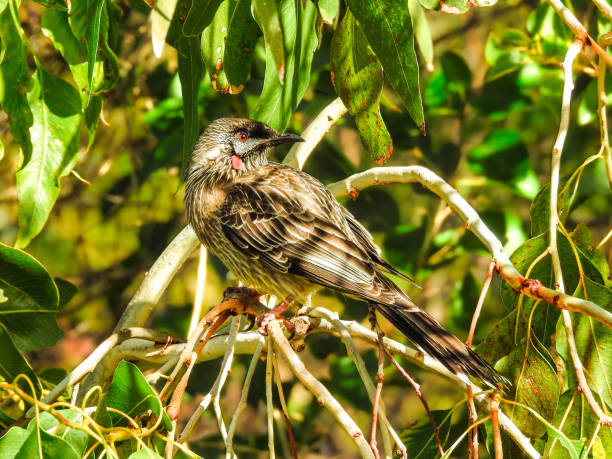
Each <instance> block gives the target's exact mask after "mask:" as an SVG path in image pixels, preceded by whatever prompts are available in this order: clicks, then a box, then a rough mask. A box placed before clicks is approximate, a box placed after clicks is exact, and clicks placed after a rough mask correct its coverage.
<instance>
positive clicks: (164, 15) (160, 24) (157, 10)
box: [151, 0, 177, 57]
mask: <svg viewBox="0 0 612 459" xmlns="http://www.w3.org/2000/svg"><path fill="white" fill-rule="evenodd" d="M176 2H177V0H157V1H156V2H155V6H154V7H153V10H152V11H151V41H152V43H153V54H155V56H156V57H161V53H162V50H163V49H164V43H165V42H166V34H167V33H168V28H169V27H170V21H171V20H172V15H173V13H174V9H175V8H176Z"/></svg>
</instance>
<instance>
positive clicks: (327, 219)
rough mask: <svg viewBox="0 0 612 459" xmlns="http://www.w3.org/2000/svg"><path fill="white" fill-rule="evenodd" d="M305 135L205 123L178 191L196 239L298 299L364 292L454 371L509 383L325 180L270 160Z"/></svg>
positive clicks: (232, 122)
mask: <svg viewBox="0 0 612 459" xmlns="http://www.w3.org/2000/svg"><path fill="white" fill-rule="evenodd" d="M302 141H303V139H302V138H301V137H299V136H298V135H295V134H292V133H279V132H278V131H276V130H275V129H273V128H271V127H269V126H268V125H266V124H264V123H261V122H258V121H254V120H250V119H240V118H220V119H217V120H215V121H213V122H211V123H210V124H209V125H208V126H207V127H206V129H205V130H204V131H203V133H202V134H201V135H200V137H199V138H198V140H197V141H196V143H195V145H194V147H193V149H192V151H191V154H190V157H189V161H188V165H187V169H186V174H185V194H184V203H185V209H186V215H187V219H188V221H189V224H190V225H191V227H192V228H193V230H194V231H195V233H196V234H197V236H198V238H199V239H200V241H201V243H202V244H204V245H205V246H206V247H207V249H208V250H209V251H210V252H212V253H213V254H214V255H216V256H217V257H218V258H219V259H220V260H221V261H222V262H223V263H224V264H225V265H226V267H227V268H228V269H229V270H230V271H231V272H232V273H233V274H234V275H235V276H236V277H237V278H238V279H240V280H242V281H243V283H244V285H245V286H248V287H251V288H253V289H254V290H256V291H257V292H260V293H266V294H271V295H274V296H276V297H277V298H294V299H295V300H296V301H298V302H303V301H306V299H307V298H308V297H309V295H311V294H312V293H313V292H315V291H316V290H317V289H320V288H322V287H327V288H329V289H331V290H334V291H337V292H340V293H342V294H345V295H348V296H351V297H354V298H357V299H360V300H363V301H365V302H367V303H368V305H369V307H370V308H371V310H375V311H378V312H379V313H380V314H381V315H382V316H383V317H385V318H386V319H387V320H388V321H390V322H391V324H393V325H394V326H395V327H396V328H397V329H398V330H399V331H400V332H401V333H402V334H403V335H405V336H406V337H407V338H408V339H409V340H410V341H412V342H413V343H414V344H415V345H417V346H418V347H419V348H420V349H421V350H422V351H423V352H425V353H426V354H428V355H430V356H432V357H434V358H435V359H437V360H438V361H439V362H440V363H442V365H444V366H445V367H446V368H447V369H448V370H449V371H451V372H453V373H454V374H457V375H459V374H462V375H469V376H473V377H476V378H478V379H480V380H482V381H483V382H484V383H485V384H487V385H488V386H490V387H493V388H497V387H499V386H498V383H501V385H502V386H508V385H509V384H510V383H509V381H508V380H506V378H504V377H503V376H502V375H500V374H499V373H498V372H497V371H496V370H495V369H494V368H493V367H492V366H491V365H490V364H489V363H488V362H487V361H486V360H484V359H483V358H482V357H481V356H480V355H478V354H477V353H476V352H475V351H474V350H472V349H471V348H470V347H469V346H467V345H466V344H465V343H463V342H462V341H461V340H460V339H459V338H457V337H455V336H454V335H453V334H452V333H451V332H449V331H448V330H447V329H446V328H444V327H443V326H442V325H441V324H439V323H438V322H437V321H436V320H435V319H434V318H433V317H431V316H430V315H429V314H427V313H426V312H425V311H423V310H422V309H421V308H419V307H418V306H417V305H416V304H415V303H414V302H413V301H412V300H411V299H410V297H409V296H408V295H407V294H406V293H405V292H404V291H403V290H402V289H401V288H400V287H399V286H397V285H396V284H395V283H394V282H393V281H392V280H391V279H390V278H389V277H387V275H388V274H392V275H395V276H399V277H402V278H406V279H409V278H408V277H407V276H406V275H404V274H403V273H401V272H400V271H399V270H397V269H396V268H394V267H393V266H392V265H391V264H389V263H388V262H386V261H385V260H384V259H383V258H382V256H381V250H380V249H379V248H378V246H377V245H376V244H375V242H374V239H373V238H372V236H371V235H370V233H369V232H368V231H367V229H366V228H365V227H364V226H363V225H362V224H361V223H360V222H359V221H357V219H356V218H355V217H353V215H352V214H351V213H350V212H349V211H348V210H347V209H346V208H345V207H343V206H342V205H341V204H340V203H339V202H338V201H337V200H336V199H335V198H334V196H333V195H332V194H331V192H330V191H329V189H328V188H326V187H325V185H324V184H323V183H321V182H320V181H318V180H317V179H316V178H314V177H313V176H311V175H309V174H307V173H305V172H303V171H300V170H297V169H294V168H292V167H289V166H287V165H283V164H279V163H276V162H272V161H270V160H269V159H268V155H269V154H270V152H271V150H272V149H273V148H274V147H276V146H278V145H283V144H290V143H295V142H302Z"/></svg>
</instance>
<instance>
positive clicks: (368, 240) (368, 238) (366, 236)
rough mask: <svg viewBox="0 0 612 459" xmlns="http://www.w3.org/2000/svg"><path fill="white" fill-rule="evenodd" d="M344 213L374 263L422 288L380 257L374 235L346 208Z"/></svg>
mask: <svg viewBox="0 0 612 459" xmlns="http://www.w3.org/2000/svg"><path fill="white" fill-rule="evenodd" d="M342 211H343V213H344V217H345V218H346V221H347V223H348V225H349V227H350V228H351V231H352V232H353V234H354V235H355V238H356V239H357V240H358V241H359V242H360V244H361V246H362V247H363V248H364V249H365V250H367V252H368V255H369V256H370V259H371V260H372V261H373V262H374V263H376V264H377V265H378V266H380V267H381V268H382V269H384V270H385V271H386V272H388V273H389V274H393V275H395V276H399V277H402V278H403V279H406V280H407V281H409V282H411V283H412V284H414V285H416V286H417V287H420V286H419V285H418V284H417V283H416V282H415V281H414V279H411V278H410V277H409V276H407V275H405V274H404V273H402V272H401V271H399V270H398V269H396V268H395V267H394V266H393V265H391V264H390V263H389V262H388V261H386V260H385V259H384V258H383V257H382V256H381V255H380V248H379V247H378V246H377V245H376V243H375V242H374V239H373V238H372V235H371V234H370V233H369V232H368V230H367V229H365V227H364V226H363V225H362V224H361V223H359V221H357V220H356V219H355V217H353V214H351V213H350V212H349V211H348V210H346V209H345V208H344V207H342Z"/></svg>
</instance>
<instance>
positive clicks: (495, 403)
mask: <svg viewBox="0 0 612 459" xmlns="http://www.w3.org/2000/svg"><path fill="white" fill-rule="evenodd" d="M491 426H492V429H493V444H494V446H495V459H502V458H503V457H504V453H503V448H502V440H501V430H500V429H499V395H497V394H496V395H494V396H493V397H492V398H491Z"/></svg>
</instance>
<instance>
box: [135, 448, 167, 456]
mask: <svg viewBox="0 0 612 459" xmlns="http://www.w3.org/2000/svg"><path fill="white" fill-rule="evenodd" d="M128 459H163V457H162V456H160V455H159V454H157V453H156V452H154V451H152V450H150V449H148V448H147V449H144V448H143V449H141V450H138V451H136V452H133V453H132V454H130V455H129V457H128Z"/></svg>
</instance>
